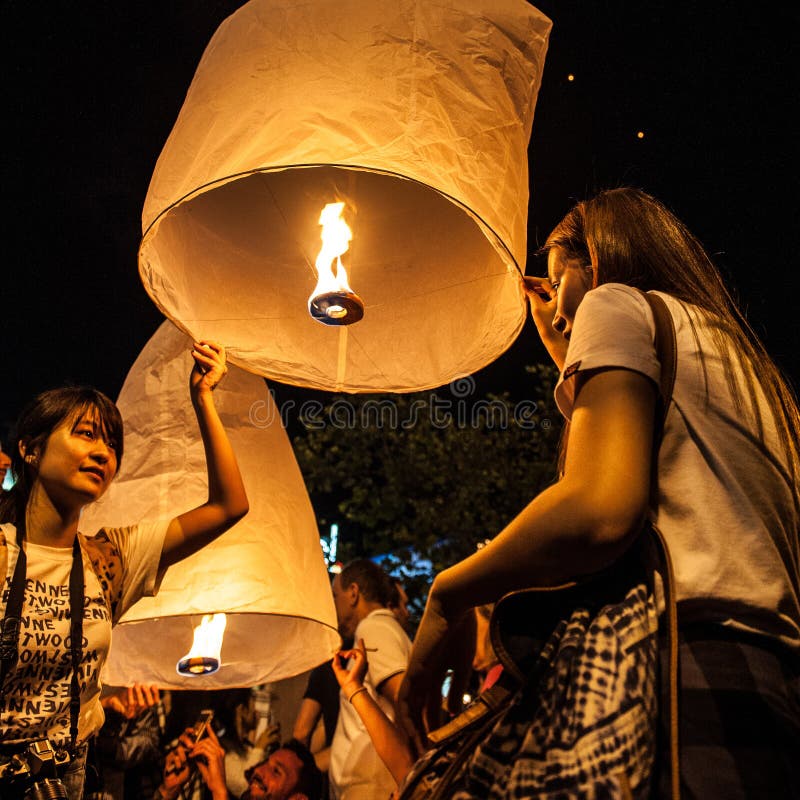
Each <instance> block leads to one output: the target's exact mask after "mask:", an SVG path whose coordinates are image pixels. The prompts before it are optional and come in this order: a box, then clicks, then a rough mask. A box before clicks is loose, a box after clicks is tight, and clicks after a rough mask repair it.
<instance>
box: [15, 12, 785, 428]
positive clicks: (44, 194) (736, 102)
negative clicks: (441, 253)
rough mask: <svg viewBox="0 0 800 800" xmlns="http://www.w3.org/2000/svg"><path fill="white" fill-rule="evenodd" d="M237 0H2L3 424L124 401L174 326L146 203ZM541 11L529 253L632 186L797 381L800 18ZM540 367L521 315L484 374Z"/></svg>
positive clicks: (514, 377) (500, 382)
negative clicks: (96, 392) (54, 393)
mask: <svg viewBox="0 0 800 800" xmlns="http://www.w3.org/2000/svg"><path fill="white" fill-rule="evenodd" d="M365 2H368V0H365ZM240 5H242V3H241V2H233V1H229V2H225V1H224V0H213V1H212V0H161V1H160V2H157V3H156V2H152V0H136V2H121V0H114V1H112V2H103V3H98V2H81V3H74V2H66V0H50V2H47V3H36V2H32V0H6V2H5V3H4V4H3V12H2V34H0V35H2V37H3V46H2V53H3V56H2V57H3V76H4V106H5V108H4V114H3V120H4V123H3V127H4V141H5V148H4V151H3V175H2V185H3V189H4V195H5V203H4V226H3V228H4V245H5V247H4V250H5V256H4V259H3V270H2V284H1V288H0V297H1V298H2V303H1V304H0V308H1V309H2V311H1V312H0V313H2V317H0V318H1V319H2V322H3V342H4V344H3V362H2V363H3V370H2V383H1V384H0V386H1V387H2V396H0V424H2V426H3V427H6V426H7V425H8V423H10V421H12V420H13V419H14V418H15V417H16V414H17V412H18V410H19V408H20V406H21V405H22V404H23V403H24V402H25V401H26V400H27V399H29V398H30V397H31V396H32V395H33V394H34V393H36V392H38V391H40V390H42V389H45V388H49V387H52V386H56V385H59V384H61V383H64V382H79V383H90V384H94V385H96V386H97V387H98V388H100V389H102V390H103V391H105V392H106V393H108V394H109V395H111V396H112V397H116V395H117V394H118V392H119V390H120V389H121V387H122V383H123V381H124V378H125V375H126V373H127V371H128V369H129V368H130V366H131V364H132V363H133V361H134V360H135V358H136V356H137V355H138V353H139V351H140V350H141V349H142V347H143V346H144V345H145V343H146V342H147V340H148V339H149V337H150V336H151V335H152V334H153V333H154V332H155V330H156V329H157V327H158V326H159V325H160V324H161V322H162V321H163V317H162V315H161V313H160V312H159V311H158V309H157V308H156V307H155V306H154V305H153V303H152V301H151V300H150V299H149V297H148V296H147V294H146V293H145V291H144V289H143V287H142V285H141V283H140V281H139V276H138V271H137V263H136V258H137V248H138V243H139V239H140V236H141V227H140V224H141V209H142V204H143V202H144V198H145V194H146V192H147V186H148V183H149V180H150V176H151V174H152V170H153V167H154V165H155V162H156V160H157V158H158V155H159V153H160V151H161V148H162V146H163V144H164V142H165V141H166V139H167V136H168V135H169V132H170V130H171V128H172V125H173V122H174V121H175V118H176V116H177V114H178V111H179V109H180V106H181V104H182V102H183V98H184V96H185V93H186V90H187V89H188V86H189V83H190V82H191V79H192V76H193V74H194V70H195V67H196V66H197V63H198V61H199V59H200V56H201V54H202V52H203V50H204V48H205V46H206V44H207V43H208V41H209V39H210V38H211V36H212V35H213V33H214V31H215V30H216V28H217V27H218V25H219V24H220V22H222V20H223V19H225V18H226V17H227V16H228V15H229V14H231V13H232V12H233V11H235V10H236V8H238V7H239V6H240ZM536 5H537V7H538V8H540V9H541V10H542V11H543V12H544V13H545V14H547V15H548V16H549V17H550V18H551V19H552V20H553V23H554V25H553V31H552V34H551V39H550V48H549V52H548V56H547V60H546V63H545V70H544V77H543V84H542V88H541V91H540V94H539V100H538V104H537V107H536V116H535V120H534V128H533V136H532V141H531V148H530V169H531V188H532V196H531V208H530V214H529V252H533V251H534V250H535V249H536V247H537V246H538V245H539V244H541V242H542V240H543V238H544V237H545V236H546V234H547V233H548V232H549V230H550V228H551V227H552V226H553V224H555V222H557V221H558V219H559V218H560V217H561V215H562V214H563V213H564V212H565V211H566V210H567V209H568V208H569V207H570V206H571V205H572V203H573V202H574V200H576V199H581V198H583V197H585V196H587V195H589V194H591V193H593V192H594V191H595V190H597V189H600V188H607V187H611V186H618V185H637V186H640V187H642V188H644V189H646V190H647V191H650V192H651V193H653V194H655V195H656V196H658V197H659V198H661V199H662V200H664V201H665V202H666V203H667V205H669V206H670V207H671V208H672V209H673V210H674V211H675V212H676V213H677V214H678V215H679V216H680V217H682V218H683V219H684V221H685V222H686V223H687V224H688V225H689V227H690V228H691V229H692V230H693V231H694V232H695V233H696V234H697V235H698V236H699V237H700V238H701V240H702V241H703V242H704V244H705V245H706V246H707V248H708V249H709V251H710V252H711V253H712V254H714V255H715V258H716V260H717V263H718V264H719V265H720V267H721V268H722V270H723V273H724V275H725V276H726V278H727V279H728V280H729V283H730V285H731V286H732V288H733V289H734V290H735V292H736V294H737V295H738V297H739V298H740V300H741V302H742V304H743V305H744V306H745V308H746V310H747V314H748V317H749V319H750V321H751V323H752V324H753V326H754V327H755V329H756V330H757V332H758V333H759V335H761V336H762V338H763V339H764V341H765V343H766V345H767V347H768V349H769V350H770V352H771V353H772V354H773V356H774V357H775V358H776V359H777V360H778V362H779V364H781V365H782V366H783V367H784V369H785V370H786V371H787V372H788V373H789V375H790V377H791V378H792V380H793V383H794V385H795V386H798V384H800V359H798V355H797V352H798V346H800V337H799V336H798V327H800V326H798V323H797V316H796V310H795V309H796V297H797V294H798V288H800V287H799V286H798V284H799V283H800V282H799V281H798V278H797V263H798V259H797V249H798V246H797V242H796V239H797V227H798V226H797V217H798V203H797V190H796V184H797V177H798V173H797V169H796V161H795V158H796V156H795V154H796V151H797V132H796V131H797V128H796V125H795V123H794V122H793V121H792V119H793V112H796V111H797V95H798V80H797V78H798V71H797V62H798V52H797V29H798V24H799V23H800V15H799V14H798V11H797V10H796V9H795V8H793V7H789V6H787V7H783V4H781V5H782V7H781V9H780V10H779V9H777V4H769V6H767V8H769V13H768V14H765V13H763V12H762V11H761V10H760V9H759V8H758V7H757V6H756V5H755V4H753V3H745V2H738V1H737V2H703V3H694V2H692V3H680V2H679V3H675V2H670V3H666V2H637V3H634V2H622V0H618V2H593V1H592V0H560V1H558V2H541V3H538V4H536ZM569 74H572V75H574V80H572V81H570V80H568V75H569ZM639 131H642V132H643V133H644V137H643V138H638V137H637V132H639ZM528 271H529V272H532V273H533V272H537V271H540V265H538V264H533V263H530V264H529V267H528ZM541 357H543V350H542V349H541V346H540V345H539V344H538V341H537V339H536V336H535V333H534V331H533V329H532V326H531V325H528V326H526V328H525V330H524V331H523V333H522V335H521V336H520V338H519V339H518V340H517V342H516V343H515V344H514V345H513V346H512V348H511V349H510V350H509V351H508V352H507V353H506V354H505V355H504V356H502V357H501V358H500V359H498V360H497V361H496V362H495V363H494V364H492V365H490V366H489V367H487V368H485V369H484V370H482V371H481V373H480V374H479V375H478V376H477V377H478V379H479V382H480V383H479V385H481V386H482V387H483V388H486V389H490V390H493V391H502V390H503V389H507V388H511V389H512V390H514V391H518V390H521V391H524V380H525V375H524V371H523V369H522V368H523V366H524V365H525V364H526V363H531V362H532V361H534V360H537V359H538V358H541ZM520 387H522V388H520ZM277 388H278V390H279V392H280V387H277ZM3 432H4V431H3V429H2V428H0V433H3Z"/></svg>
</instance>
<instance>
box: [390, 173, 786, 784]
mask: <svg viewBox="0 0 800 800" xmlns="http://www.w3.org/2000/svg"><path fill="white" fill-rule="evenodd" d="M542 251H543V253H546V254H547V258H548V277H547V278H526V279H525V281H526V287H527V292H528V298H529V302H530V306H531V312H532V316H533V319H534V321H535V323H536V325H537V329H538V331H539V334H540V335H541V338H542V340H543V341H544V343H545V345H546V347H547V349H548V351H549V352H550V354H551V356H552V357H553V359H554V360H555V362H556V364H557V365H558V366H559V368H561V369H562V374H561V378H560V381H559V383H558V385H557V387H556V392H555V394H556V400H557V402H558V405H559V408H560V410H561V411H562V413H563V414H564V416H565V417H566V419H567V420H568V421H569V433H568V436H567V438H566V442H565V452H564V458H563V462H562V463H563V472H562V476H561V478H560V480H558V481H557V482H556V483H555V484H553V485H552V486H551V487H549V488H548V489H546V490H545V491H544V492H542V493H541V494H539V495H538V496H537V497H536V498H535V499H533V500H532V502H531V503H530V504H529V505H528V506H527V507H526V508H525V509H523V510H522V512H521V513H520V514H519V515H518V516H517V517H516V518H515V519H514V520H513V521H512V522H511V523H510V524H509V525H508V526H507V527H506V528H505V529H504V530H503V531H502V532H501V533H500V534H499V535H498V536H496V537H495V539H494V540H493V541H492V542H491V543H490V544H488V545H487V546H486V547H484V548H482V549H481V550H479V551H478V552H477V553H475V554H474V555H473V556H471V557H469V558H467V559H465V560H464V561H462V562H460V563H458V564H456V565H455V566H453V567H451V568H449V569H447V570H445V571H443V572H442V573H440V574H439V575H438V576H437V577H436V579H435V581H434V583H433V586H432V588H431V591H430V595H429V597H428V602H427V607H426V610H425V614H424V616H423V619H422V622H421V625H420V628H419V631H418V633H417V636H416V639H415V641H414V647H413V650H412V654H411V661H410V663H409V667H408V671H407V672H406V678H405V682H404V685H403V688H402V697H403V698H404V720H405V723H406V725H407V728H408V729H409V730H410V731H411V732H412V733H416V734H417V737H418V739H417V741H418V742H422V741H424V736H425V730H424V725H423V722H422V717H421V714H422V709H423V707H424V702H425V697H426V696H427V694H428V692H429V691H431V690H435V688H436V687H432V686H431V685H430V682H431V676H434V675H436V674H440V667H441V662H442V659H443V658H444V654H445V653H446V650H447V642H448V637H449V635H451V633H452V631H453V630H455V629H456V628H457V626H458V623H459V621H460V620H461V619H463V618H464V616H465V614H467V613H468V609H470V608H471V607H473V606H475V605H477V604H481V603H487V602H495V601H497V600H498V599H499V598H500V597H501V596H502V595H504V594H505V593H507V592H510V591H513V590H517V589H522V588H526V587H531V586H554V585H557V584H560V583H563V582H564V581H568V580H573V579H576V578H581V577H582V576H586V575H590V574H594V573H597V572H598V571H599V570H602V569H604V568H606V567H608V566H609V565H612V564H615V563H619V559H620V558H621V557H622V556H623V554H625V553H626V551H628V550H629V548H630V546H631V544H632V543H633V542H634V540H636V539H637V537H638V535H639V533H640V531H641V530H642V524H643V521H644V520H645V518H646V517H648V516H649V517H650V518H651V519H652V520H653V521H654V523H655V524H656V525H657V527H658V529H659V530H660V531H661V533H662V534H663V536H664V538H665V540H666V542H667V544H668V547H669V551H670V553H671V557H672V561H673V564H674V573H675V578H676V585H677V608H678V622H679V633H680V640H679V641H680V648H679V659H680V687H679V690H680V691H679V701H680V743H681V755H680V769H681V785H682V788H683V789H684V790H685V791H686V793H687V794H686V795H685V796H688V797H703V798H712V797H714V798H733V797H741V798H745V797H746V798H748V799H749V800H750V799H752V798H769V797H789V796H793V795H792V793H793V792H796V791H797V786H798V785H800V776H798V766H797V753H798V752H800V677H798V676H800V604H799V598H800V545H799V544H798V524H799V522H800V483H799V478H800V468H799V465H800V458H799V457H798V442H800V414H798V405H797V402H796V399H795V396H794V394H793V392H792V389H791V387H790V386H789V384H788V383H787V381H786V380H785V379H784V378H783V377H782V375H781V373H780V371H779V369H778V368H777V367H776V365H775V364H774V362H773V361H772V360H771V359H770V358H769V356H768V355H767V353H766V352H765V350H764V347H763V346H762V344H761V343H760V342H759V340H758V337H757V336H756V335H755V334H754V332H753V331H752V329H751V328H750V326H749V325H748V324H747V322H746V320H745V319H744V317H743V315H742V313H741V312H740V311H739V310H738V309H737V307H736V304H735V303H734V301H733V300H732V298H731V295H730V293H729V292H728V291H727V289H726V287H725V285H724V282H723V280H722V277H721V276H720V273H719V271H718V270H717V268H716V267H715V266H714V264H713V263H712V261H711V259H710V258H709V257H708V255H707V254H706V252H705V251H704V249H703V247H702V245H701V244H700V242H699V241H698V240H697V238H696V237H695V236H694V235H693V234H692V233H690V231H689V230H687V228H686V226H685V225H684V224H683V223H682V222H680V221H679V220H678V219H677V218H676V217H675V215H674V214H673V213H671V211H670V210H669V209H667V208H666V207H665V205H664V204H663V203H661V202H659V201H658V200H656V199H655V198H653V197H652V196H650V195H648V194H647V193H645V192H643V191H641V190H638V189H633V188H620V189H613V190H609V191H605V192H601V193H600V194H598V195H597V196H596V197H594V198H593V199H590V200H587V201H583V202H579V203H577V205H576V206H575V207H574V208H573V209H572V210H571V211H570V212H569V213H568V214H567V215H566V216H565V217H564V219H563V220H562V221H561V222H560V223H559V224H558V225H557V226H556V228H555V229H554V230H553V232H552V233H551V234H550V235H549V237H548V238H547V240H546V243H545V245H544V247H543V248H542ZM640 290H642V291H644V292H654V293H657V295H658V296H659V297H661V299H662V300H663V301H664V303H665V304H666V307H667V309H668V311H669V312H670V316H671V317H672V323H673V326H674V328H675V333H676V361H677V374H676V379H675V384H674V388H673V392H672V402H671V403H670V405H669V409H668V414H667V416H666V419H665V423H664V429H663V437H662V439H661V446H660V449H659V450H658V456H657V463H655V464H652V461H653V458H652V450H653V448H652V443H653V437H654V430H655V428H656V418H655V415H656V406H657V398H658V386H659V377H660V367H661V365H660V364H659V361H658V359H657V357H656V349H655V346H654V330H655V323H654V318H653V314H652V312H651V310H650V305H649V303H648V302H647V300H646V298H645V296H644V295H643V294H642V291H640ZM653 472H654V473H655V475H656V476H657V487H658V492H657V496H656V497H655V499H654V500H653V501H651V497H650V491H651V475H652V474H653ZM601 777H607V776H596V777H591V775H590V776H589V777H588V778H587V777H586V776H584V778H585V779H586V780H589V781H590V783H591V781H595V780H596V781H597V782H598V783H599V781H600V779H601ZM648 780H652V779H651V778H649V777H648V775H644V776H640V781H639V784H638V785H634V786H633V787H632V791H633V796H635V797H647V796H649V794H648V792H650V791H655V788H656V787H653V786H649V785H648ZM569 788H570V787H569V785H567V786H565V787H564V790H565V791H566V792H567V794H565V795H564V796H572V795H569V794H568V792H569ZM629 788H630V787H629ZM465 796H466V795H465ZM498 796H500V795H498ZM514 796H523V795H514ZM536 796H539V795H536ZM548 796H549V795H548ZM623 796H625V795H624V792H623ZM628 796H630V795H628Z"/></svg>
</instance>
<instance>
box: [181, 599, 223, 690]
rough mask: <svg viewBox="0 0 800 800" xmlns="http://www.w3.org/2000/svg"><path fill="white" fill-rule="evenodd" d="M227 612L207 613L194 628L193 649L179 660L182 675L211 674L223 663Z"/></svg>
mask: <svg viewBox="0 0 800 800" xmlns="http://www.w3.org/2000/svg"><path fill="white" fill-rule="evenodd" d="M226 621H227V620H226V617H225V614H205V615H204V616H203V619H202V620H201V622H200V624H199V625H198V626H197V627H196V628H195V629H194V641H193V642H192V649H191V650H190V651H189V652H188V653H187V654H186V655H185V656H184V657H183V658H182V659H181V660H180V661H179V662H178V665H177V669H178V672H179V673H180V674H181V675H189V676H198V675H209V674H211V673H212V672H216V671H217V670H218V669H219V666H220V663H221V656H220V653H221V651H222V636H223V634H224V633H225V623H226Z"/></svg>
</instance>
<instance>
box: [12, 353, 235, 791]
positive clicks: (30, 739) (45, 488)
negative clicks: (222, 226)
mask: <svg viewBox="0 0 800 800" xmlns="http://www.w3.org/2000/svg"><path fill="white" fill-rule="evenodd" d="M192 356H193V358H194V362H195V363H194V366H193V369H192V371H191V375H190V378H189V388H190V394H191V398H192V404H193V406H194V410H195V413H196V416H197V421H198V424H199V426H200V431H201V435H202V439H203V444H204V448H205V456H206V463H207V468H208V490H209V493H208V500H207V501H206V502H205V503H204V504H203V505H201V506H198V507H197V508H194V509H192V510H190V511H187V512H185V513H183V514H181V515H179V516H176V517H175V518H173V519H171V520H162V521H158V522H147V523H146V522H142V523H139V524H136V525H132V526H131V527H126V528H118V529H107V528H103V529H102V530H101V531H99V532H98V533H97V534H95V535H94V536H86V535H84V534H83V533H82V532H80V531H79V526H80V515H81V511H82V509H83V508H84V507H85V506H87V505H88V504H90V503H93V502H95V501H96V500H98V499H99V498H100V497H101V496H102V495H103V494H104V493H105V491H106V490H107V489H108V487H109V485H110V483H111V481H112V480H113V478H114V476H115V475H116V473H117V471H118V469H119V465H120V463H121V461H122V454H123V439H122V419H121V417H120V414H119V411H118V410H117V408H116V406H115V405H114V403H113V402H111V400H109V399H108V398H107V397H106V396H105V395H103V394H102V393H100V392H98V391H96V390H94V389H91V388H73V387H66V388H61V389H53V390H50V391H47V392H44V393H42V394H41V395H39V396H38V397H36V398H35V399H34V400H33V401H32V402H31V403H30V404H29V405H28V406H27V408H26V409H24V410H23V412H22V414H21V416H20V418H19V421H18V423H17V431H16V448H15V450H14V451H13V453H12V464H13V466H12V468H13V472H14V475H15V478H16V483H15V484H14V486H13V488H12V489H11V491H10V492H8V493H6V494H5V495H3V496H2V499H0V572H1V573H2V576H3V579H4V592H3V597H2V603H0V612H2V613H3V614H4V618H3V639H2V648H1V649H0V669H1V670H2V672H1V673H0V692H1V693H2V694H1V695H0V696H1V697H2V706H0V789H2V791H0V794H2V796H3V797H4V798H5V797H14V796H16V794H15V793H18V794H19V795H20V796H22V795H23V794H24V793H25V791H27V790H28V788H29V787H30V786H31V785H32V784H34V783H37V782H39V781H50V780H52V781H55V780H57V779H60V778H59V777H58V776H61V775H63V776H64V783H65V784H66V787H67V792H68V797H69V798H71V800H79V798H80V797H81V792H82V786H83V768H84V761H85V753H86V744H87V742H88V740H89V738H90V737H91V736H92V735H93V734H94V733H96V731H97V730H98V729H99V728H100V726H101V725H102V722H103V712H102V710H101V706H100V683H99V674H100V670H101V667H102V665H103V662H104V661H105V657H106V655H107V652H108V647H109V644H110V634H111V626H112V624H113V623H114V622H116V621H117V620H118V619H119V618H120V617H121V616H122V614H124V612H125V611H126V610H127V609H128V608H129V607H130V606H131V605H133V603H135V602H136V600H138V599H139V598H140V597H142V596H144V595H146V594H153V593H154V591H155V589H156V585H157V577H158V575H159V574H160V573H162V572H163V571H164V570H165V569H166V568H167V567H169V566H170V565H171V564H174V563H175V562H177V561H179V560H181V559H182V558H185V557H186V556H188V555H191V554H192V553H194V552H195V551H197V550H199V549H200V548H201V547H203V546H204V545H206V544H208V543H209V542H211V541H212V540H213V539H214V538H216V537H217V536H219V535H220V534H221V533H223V532H224V531H226V530H227V529H228V528H230V527H231V526H232V525H233V524H234V523H235V522H236V521H237V520H239V519H241V517H243V516H244V515H245V514H246V513H247V511H248V501H247V495H246V493H245V488H244V484H243V482H242V479H241V475H240V474H239V468H238V466H237V463H236V458H235V455H234V453H233V450H232V448H231V445H230V442H229V440H228V437H227V434H226V433H225V429H224V427H223V426H222V422H221V421H220V418H219V415H218V413H217V410H216V407H215V404H214V400H213V396H212V391H213V390H214V388H215V387H216V385H217V384H218V383H219V381H220V380H221V379H222V377H223V376H224V374H225V372H226V366H225V351H224V349H223V348H222V347H220V346H219V345H217V344H215V343H213V342H196V343H195V344H194V348H193V350H192ZM76 606H78V607H83V609H84V610H83V614H75V613H74V611H73V609H74V608H75V607H76ZM40 764H41V766H39V765H40ZM58 790H59V791H60V790H61V789H60V787H59V789H58ZM53 796H59V797H61V796H63V795H62V794H58V795H53Z"/></svg>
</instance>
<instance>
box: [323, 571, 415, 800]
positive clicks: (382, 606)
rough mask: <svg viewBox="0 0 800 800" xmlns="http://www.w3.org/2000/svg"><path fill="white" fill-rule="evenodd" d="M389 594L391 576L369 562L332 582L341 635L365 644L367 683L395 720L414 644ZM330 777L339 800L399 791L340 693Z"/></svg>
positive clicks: (371, 799)
mask: <svg viewBox="0 0 800 800" xmlns="http://www.w3.org/2000/svg"><path fill="white" fill-rule="evenodd" d="M391 591H392V584H391V579H390V578H389V576H388V575H387V574H386V573H385V572H384V571H383V570H382V569H381V568H380V567H379V566H378V565H377V564H375V563H374V562H373V561H370V560H369V559H358V560H356V561H353V562H351V563H350V564H348V565H347V566H346V567H345V568H344V569H343V570H342V571H341V573H339V574H338V575H337V576H336V577H335V579H334V581H333V599H334V603H335V605H336V616H337V619H338V623H339V633H340V634H341V635H342V637H343V638H344V639H348V638H352V640H353V641H354V642H358V641H359V640H360V639H363V640H364V645H365V646H366V648H367V652H368V660H369V668H368V671H367V675H366V678H365V680H364V685H365V686H366V688H367V691H368V692H369V693H370V694H371V695H372V696H373V697H374V698H375V700H376V701H377V702H378V704H379V705H380V706H381V708H382V709H383V710H384V712H385V713H386V715H387V716H388V717H389V718H390V719H392V720H393V719H394V718H395V704H396V702H397V693H398V691H399V689H400V684H401V683H402V680H403V675H404V674H405V670H406V665H407V663H408V657H409V654H410V652H411V640H410V639H409V638H408V636H407V635H406V633H405V631H404V630H403V628H402V627H401V625H400V623H399V622H398V621H397V619H396V618H395V616H394V614H393V613H392V612H391V611H390V610H389V608H388V607H387V606H388V605H389V600H390V597H391ZM329 775H330V783H331V791H332V794H333V797H334V798H335V799H336V800H388V798H389V797H390V796H391V794H392V793H393V792H394V790H395V788H396V784H395V782H394V780H393V778H392V776H391V773H390V772H389V770H388V769H387V768H386V766H385V765H384V763H383V761H381V759H380V757H379V756H378V754H377V752H376V751H375V748H374V746H373V744H372V740H371V739H370V737H369V734H368V733H367V730H366V728H365V727H364V724H363V723H362V722H361V719H360V717H359V716H358V714H357V713H356V710H355V709H354V708H353V706H352V705H351V704H350V703H349V702H348V701H347V698H346V697H345V696H344V695H343V694H342V693H341V692H340V694H339V718H338V720H337V722H336V732H335V733H334V735H333V742H332V743H331V762H330V772H329Z"/></svg>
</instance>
